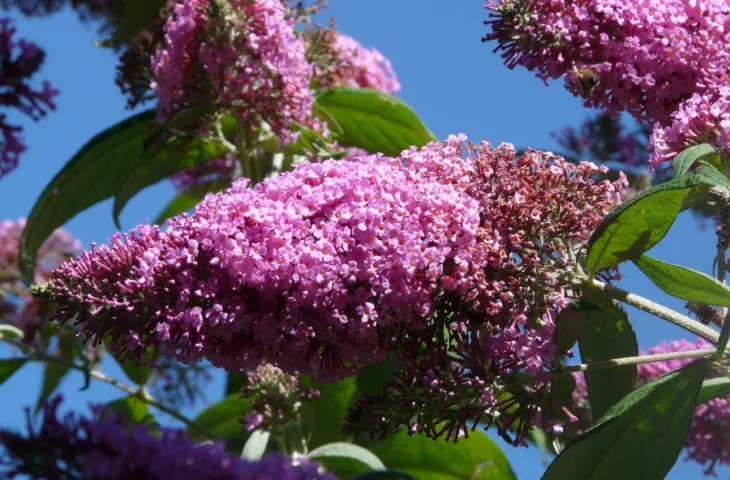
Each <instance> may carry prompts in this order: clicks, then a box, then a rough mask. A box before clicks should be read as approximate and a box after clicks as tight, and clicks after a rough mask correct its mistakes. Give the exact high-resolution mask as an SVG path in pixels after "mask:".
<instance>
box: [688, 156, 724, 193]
mask: <svg viewBox="0 0 730 480" xmlns="http://www.w3.org/2000/svg"><path fill="white" fill-rule="evenodd" d="M717 156H718V158H719V155H717ZM694 174H695V175H696V176H697V177H699V178H701V179H702V182H703V183H705V184H707V185H712V186H716V187H728V186H730V180H728V179H727V177H726V176H725V175H723V174H722V173H720V171H719V170H718V169H717V168H715V166H714V165H712V164H710V163H708V162H706V161H704V160H700V161H699V167H697V170H695V171H694Z"/></svg>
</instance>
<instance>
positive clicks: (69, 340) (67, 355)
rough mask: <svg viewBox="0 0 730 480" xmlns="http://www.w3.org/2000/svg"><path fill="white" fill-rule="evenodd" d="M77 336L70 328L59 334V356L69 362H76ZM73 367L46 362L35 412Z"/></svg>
mask: <svg viewBox="0 0 730 480" xmlns="http://www.w3.org/2000/svg"><path fill="white" fill-rule="evenodd" d="M75 341H76V338H75V337H74V335H73V333H72V332H71V331H70V330H63V331H62V333H61V334H60V335H59V336H58V355H57V357H58V358H60V359H62V360H65V361H67V362H74V361H75V360H76V357H77V349H76V345H75V343H74V342H75ZM70 370H71V369H70V368H69V367H66V366H64V365H59V364H57V363H51V362H46V364H45V368H44V370H43V383H42V384H41V394H40V396H39V397H38V401H37V402H36V407H35V413H36V414H37V413H38V412H39V411H40V409H41V407H42V406H43V403H44V402H45V401H46V400H48V398H49V397H50V396H51V395H52V394H53V392H55V391H56V388H58V386H59V385H60V384H61V380H63V377H65V376H66V375H67V374H68V373H69V371H70Z"/></svg>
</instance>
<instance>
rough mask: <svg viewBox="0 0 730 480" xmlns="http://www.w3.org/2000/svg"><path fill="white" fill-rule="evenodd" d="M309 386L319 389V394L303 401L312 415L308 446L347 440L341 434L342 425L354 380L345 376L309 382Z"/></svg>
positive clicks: (352, 390) (351, 394) (353, 388)
mask: <svg viewBox="0 0 730 480" xmlns="http://www.w3.org/2000/svg"><path fill="white" fill-rule="evenodd" d="M310 387H311V388H313V389H315V390H319V392H320V395H319V397H317V398H313V399H311V400H307V401H306V402H304V405H305V406H306V407H307V410H308V411H309V414H310V415H311V416H312V432H311V437H310V439H309V447H310V448H317V447H319V446H320V445H325V444H327V443H333V442H338V441H342V440H347V439H346V438H345V437H344V436H343V435H342V426H343V425H344V423H345V422H344V419H345V415H347V409H348V408H349V406H350V402H351V401H352V398H353V395H354V394H355V380H354V379H353V378H346V379H344V380H340V381H338V382H330V383H315V382H311V384H310Z"/></svg>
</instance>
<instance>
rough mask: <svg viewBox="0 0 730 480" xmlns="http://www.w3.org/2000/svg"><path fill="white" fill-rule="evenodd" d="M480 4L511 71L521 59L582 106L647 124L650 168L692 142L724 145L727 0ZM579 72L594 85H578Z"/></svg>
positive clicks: (729, 46) (729, 32)
mask: <svg viewBox="0 0 730 480" xmlns="http://www.w3.org/2000/svg"><path fill="white" fill-rule="evenodd" d="M486 8H488V9H490V10H493V11H494V12H495V13H493V14H492V17H493V18H494V19H492V20H489V21H487V22H485V23H486V24H489V25H491V28H492V31H491V32H490V33H489V34H487V35H486V36H485V37H484V39H483V40H484V41H487V40H496V41H497V42H498V43H499V45H498V46H497V49H496V50H502V52H503V53H502V55H503V57H504V58H505V61H506V63H507V65H508V66H509V67H510V68H513V67H515V66H517V65H524V66H525V67H527V68H528V69H530V70H535V71H536V72H537V74H538V76H539V77H540V78H542V79H544V80H547V79H551V78H552V79H555V78H559V77H561V76H564V77H565V79H566V86H567V88H568V89H569V90H570V91H572V92H573V93H574V94H576V95H578V94H580V95H582V96H583V97H584V98H585V105H586V106H589V107H599V108H603V109H606V110H607V111H608V112H609V113H610V114H611V115H612V116H614V117H615V116H616V115H618V113H619V112H621V111H623V110H626V111H628V112H629V113H630V114H631V115H633V116H634V118H636V119H637V120H638V121H640V122H642V123H644V124H646V125H652V124H653V126H654V134H653V136H652V146H653V147H654V152H653V154H652V156H651V165H652V167H653V168H658V167H660V166H661V165H662V163H663V162H668V161H671V160H672V159H673V158H674V156H675V155H676V153H677V152H679V151H681V150H683V149H685V148H687V147H689V146H692V145H694V144H697V143H701V142H710V143H713V144H715V145H717V146H718V147H721V148H725V149H727V147H728V143H730V140H728V137H727V136H728V134H729V133H730V130H728V116H727V100H726V99H727V96H728V93H727V88H728V86H730V82H728V78H727V76H726V74H725V72H726V71H727V69H728V67H730V5H728V3H727V2H726V1H725V0H703V1H698V0H665V1H662V2H649V3H646V2H637V1H635V0H588V1H586V2H572V1H567V0H535V1H530V2H526V1H524V0H488V2H487V5H486ZM581 69H587V70H590V71H591V72H593V73H594V74H595V75H597V77H598V79H599V83H598V85H595V86H594V87H593V88H591V87H588V88H586V86H585V85H582V84H581V79H580V73H579V72H580V71H581Z"/></svg>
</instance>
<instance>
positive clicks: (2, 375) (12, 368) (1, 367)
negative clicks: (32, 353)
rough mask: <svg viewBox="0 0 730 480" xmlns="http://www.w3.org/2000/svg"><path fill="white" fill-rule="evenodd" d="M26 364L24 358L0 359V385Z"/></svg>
mask: <svg viewBox="0 0 730 480" xmlns="http://www.w3.org/2000/svg"><path fill="white" fill-rule="evenodd" d="M25 362H26V360H25V359H24V358H0V385H2V384H3V383H5V381H6V380H8V379H9V378H10V377H12V376H13V374H14V373H15V372H17V371H18V370H20V367H22V366H23V365H25Z"/></svg>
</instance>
